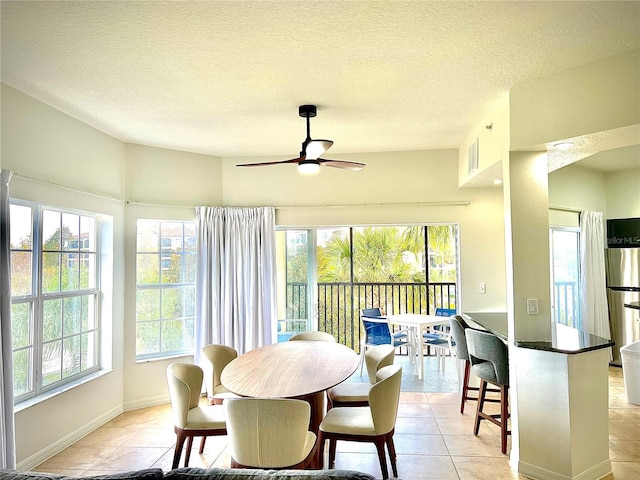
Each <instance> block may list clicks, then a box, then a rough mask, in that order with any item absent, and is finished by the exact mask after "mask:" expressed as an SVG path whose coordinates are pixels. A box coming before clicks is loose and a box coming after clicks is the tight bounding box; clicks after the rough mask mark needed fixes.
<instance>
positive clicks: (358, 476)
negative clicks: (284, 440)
mask: <svg viewBox="0 0 640 480" xmlns="http://www.w3.org/2000/svg"><path fill="white" fill-rule="evenodd" d="M90 479H96V480H276V479H285V480H309V479H311V480H375V477H372V476H371V475H369V474H367V473H362V472H355V471H351V470H258V469H231V468H206V469H205V468H177V469H175V470H171V471H168V472H163V471H162V470H161V469H159V468H152V469H147V470H138V471H133V472H126V473H117V474H113V475H100V476H96V477H82V480H90ZM0 480H80V479H77V478H75V477H67V476H64V475H55V474H52V473H41V472H19V471H13V470H11V471H9V470H0Z"/></svg>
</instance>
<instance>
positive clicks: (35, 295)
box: [9, 198, 103, 405]
mask: <svg viewBox="0 0 640 480" xmlns="http://www.w3.org/2000/svg"><path fill="white" fill-rule="evenodd" d="M9 203H10V205H16V206H22V207H28V208H30V209H31V220H30V225H31V250H29V251H30V252H31V269H30V271H31V285H30V288H31V292H30V293H28V294H22V295H12V296H11V307H12V310H13V308H14V306H15V305H23V304H26V305H28V309H29V312H28V322H29V335H28V336H29V341H28V345H26V346H21V347H19V348H17V349H15V348H14V347H13V345H12V355H15V353H16V352H17V351H23V350H29V349H30V350H31V353H30V358H29V361H28V364H29V365H30V367H28V378H27V384H28V388H27V389H26V391H25V392H24V393H21V394H18V395H15V397H14V404H16V405H18V404H20V403H23V402H28V401H32V400H33V399H36V398H38V397H41V396H44V395H48V394H50V393H52V392H56V391H60V390H61V389H66V388H68V387H69V386H74V385H78V384H81V383H83V382H84V381H85V379H86V378H88V377H91V376H93V375H94V374H95V373H96V372H99V371H100V370H102V368H103V367H102V359H103V345H102V329H103V319H102V296H103V295H102V294H103V291H102V288H101V280H102V261H101V258H102V249H101V237H102V235H101V214H100V213H97V212H91V211H86V210H79V209H74V208H68V207H60V206H56V205H51V204H47V203H40V202H33V201H27V200H21V199H17V198H10V199H9ZM45 211H51V212H57V213H60V215H63V214H70V215H77V216H79V217H88V218H92V219H93V228H92V235H93V238H94V239H95V249H94V250H93V251H88V250H84V248H80V247H79V249H78V250H79V251H78V252H77V255H79V256H82V255H84V254H85V253H89V254H93V255H95V271H94V272H93V274H92V277H93V282H91V283H93V285H94V286H93V287H89V288H80V284H78V288H77V289H75V290H63V289H62V285H60V286H59V290H58V291H56V292H44V288H43V283H44V282H43V274H44V267H43V265H44V260H43V253H44V251H45V248H44V241H43V235H44V232H43V219H44V212H45ZM11 221H12V220H11V218H10V222H11ZM19 251H23V250H20V249H13V248H11V253H12V254H13V252H19ZM65 252H67V254H68V250H65V249H64V247H63V245H62V244H61V245H60V247H59V249H58V253H59V254H60V256H61V257H60V262H63V260H62V255H64V254H65ZM79 258H81V257H79ZM79 258H78V259H76V260H79ZM60 265H62V263H60ZM79 281H80V280H79ZM83 297H92V298H93V302H92V303H93V305H92V315H93V319H94V321H93V328H90V329H87V330H86V331H85V330H83V329H82V327H81V329H80V331H79V332H76V333H74V334H65V332H64V329H62V330H61V332H60V334H59V336H58V337H57V338H56V339H55V341H60V342H64V341H65V339H69V338H72V337H81V336H82V335H83V334H85V333H91V334H93V335H94V342H93V345H94V352H93V355H92V364H93V365H92V366H90V367H88V368H86V369H82V367H80V370H79V371H78V372H75V373H72V374H70V375H68V376H64V375H63V371H64V369H63V361H62V359H61V360H60V367H61V370H60V378H59V379H58V380H55V381H53V382H51V383H48V384H45V383H44V371H43V363H44V362H43V354H44V345H45V343H50V342H45V340H44V337H43V335H44V333H43V332H44V322H45V320H44V311H45V310H44V303H45V302H46V301H47V300H53V299H60V300H61V301H62V302H64V300H65V299H71V298H79V299H82V298H83ZM12 322H13V320H12ZM80 342H82V340H80ZM80 351H82V350H80ZM14 375H15V369H14ZM13 382H14V385H15V377H14V379H13Z"/></svg>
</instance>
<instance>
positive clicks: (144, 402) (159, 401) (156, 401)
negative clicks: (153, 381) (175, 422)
mask: <svg viewBox="0 0 640 480" xmlns="http://www.w3.org/2000/svg"><path fill="white" fill-rule="evenodd" d="M169 401H170V398H169V394H168V393H167V394H165V395H157V396H155V397H148V398H143V399H141V400H136V401H134V402H126V403H125V404H124V406H123V409H124V411H125V412H129V411H131V410H138V409H139V408H147V407H155V406H156V405H164V404H166V403H169Z"/></svg>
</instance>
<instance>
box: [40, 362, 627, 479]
mask: <svg viewBox="0 0 640 480" xmlns="http://www.w3.org/2000/svg"><path fill="white" fill-rule="evenodd" d="M430 360H431V359H427V360H426V363H427V365H426V371H427V373H426V376H425V378H427V379H428V380H427V381H425V382H418V381H417V380H416V378H415V377H413V375H410V374H409V373H408V371H409V368H405V369H404V370H405V374H404V376H403V391H402V393H401V396H400V406H399V412H398V419H397V423H396V432H395V436H394V439H395V444H396V451H397V452H398V473H399V477H400V478H402V479H405V480H409V479H418V480H423V479H424V480H429V479H438V480H449V479H451V480H467V479H469V480H471V479H474V480H481V479H490V480H495V479H500V480H502V479H518V480H523V479H524V478H525V477H523V476H521V475H518V474H517V473H515V472H513V471H512V470H511V468H510V466H509V461H508V457H507V456H506V455H502V454H501V453H500V438H499V431H498V429H497V428H494V426H493V425H491V424H490V425H489V426H487V425H485V424H484V423H486V422H483V425H482V426H481V429H480V434H479V435H478V436H477V437H476V436H474V435H473V434H472V424H473V417H474V412H475V410H474V407H475V403H474V402H469V403H468V407H467V409H465V414H464V415H461V414H460V413H459V411H458V406H459V404H458V402H459V395H458V393H457V382H456V375H455V371H454V369H453V368H451V364H449V365H448V366H447V371H446V372H445V374H444V375H442V372H440V374H438V372H437V367H435V365H431V364H429V362H430ZM407 367H408V366H407ZM365 376H366V375H365ZM434 378H435V379H437V380H435V381H434V380H431V379H434ZM353 381H360V377H359V375H358V374H357V373H356V374H355V376H354V378H353ZM609 385H610V388H609V391H610V399H609V402H610V409H609V421H610V429H609V439H610V458H611V461H612V466H613V473H614V478H615V480H631V479H634V480H636V479H638V478H640V406H635V405H632V404H629V403H627V402H626V396H625V393H624V383H623V378H622V370H621V369H620V368H613V367H612V368H610V374H609ZM429 390H432V391H429ZM438 390H439V391H438ZM174 441H175V434H174V433H173V425H172V420H171V415H170V407H169V405H161V406H156V407H149V408H143V409H139V410H135V411H130V412H125V413H123V414H121V415H119V416H118V417H116V418H114V419H113V420H111V421H110V422H108V423H107V424H105V425H104V426H102V427H100V428H99V429H97V430H95V431H94V432H92V433H91V434H89V435H87V436H86V437H85V438H83V439H81V440H80V441H78V442H77V443H75V444H74V445H72V446H70V447H69V448H67V449H66V450H64V451H62V452H60V453H59V454H58V455H55V456H54V457H52V458H50V459H49V460H47V461H46V462H44V463H42V464H41V465H39V466H38V467H37V468H36V469H35V470H39V471H47V472H52V473H63V474H66V475H73V476H87V475H96V474H109V473H114V472H121V471H127V470H134V469H142V468H149V467H159V468H162V469H164V470H168V469H170V468H171V461H172V456H173V445H174ZM198 445H199V440H198V439H196V441H195V442H194V450H193V451H192V454H191V460H190V466H192V467H209V466H215V467H228V466H229V455H228V453H227V451H226V437H210V438H209V439H208V440H207V443H206V447H205V451H204V454H203V455H198V452H197V446H198ZM181 464H182V463H181ZM336 468H341V469H353V470H360V471H363V472H368V473H371V474H372V475H374V476H376V477H378V478H380V475H381V474H380V467H379V465H378V459H377V455H376V453H375V449H374V448H373V446H372V445H369V444H363V443H348V442H338V453H337V456H336Z"/></svg>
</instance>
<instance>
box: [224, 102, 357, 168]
mask: <svg viewBox="0 0 640 480" xmlns="http://www.w3.org/2000/svg"><path fill="white" fill-rule="evenodd" d="M298 114H299V115H300V116H301V117H303V118H306V119H307V138H305V140H304V142H302V150H301V151H300V156H299V157H298V158H292V159H290V160H281V161H279V162H260V163H243V164H240V165H236V166H237V167H262V166H266V165H280V164H284V163H296V164H297V165H298V171H299V172H300V173H302V174H305V175H310V174H314V173H318V171H319V170H320V165H323V166H327V167H335V168H342V169H345V170H353V171H358V170H362V168H363V167H364V166H365V164H364V163H358V162H348V161H346V160H329V159H328V158H320V155H322V154H323V153H324V152H326V151H327V150H328V149H329V147H331V145H333V141H331V140H314V139H312V138H311V128H310V125H309V123H310V122H309V119H310V118H312V117H315V116H316V115H317V109H316V106H315V105H300V107H298Z"/></svg>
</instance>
